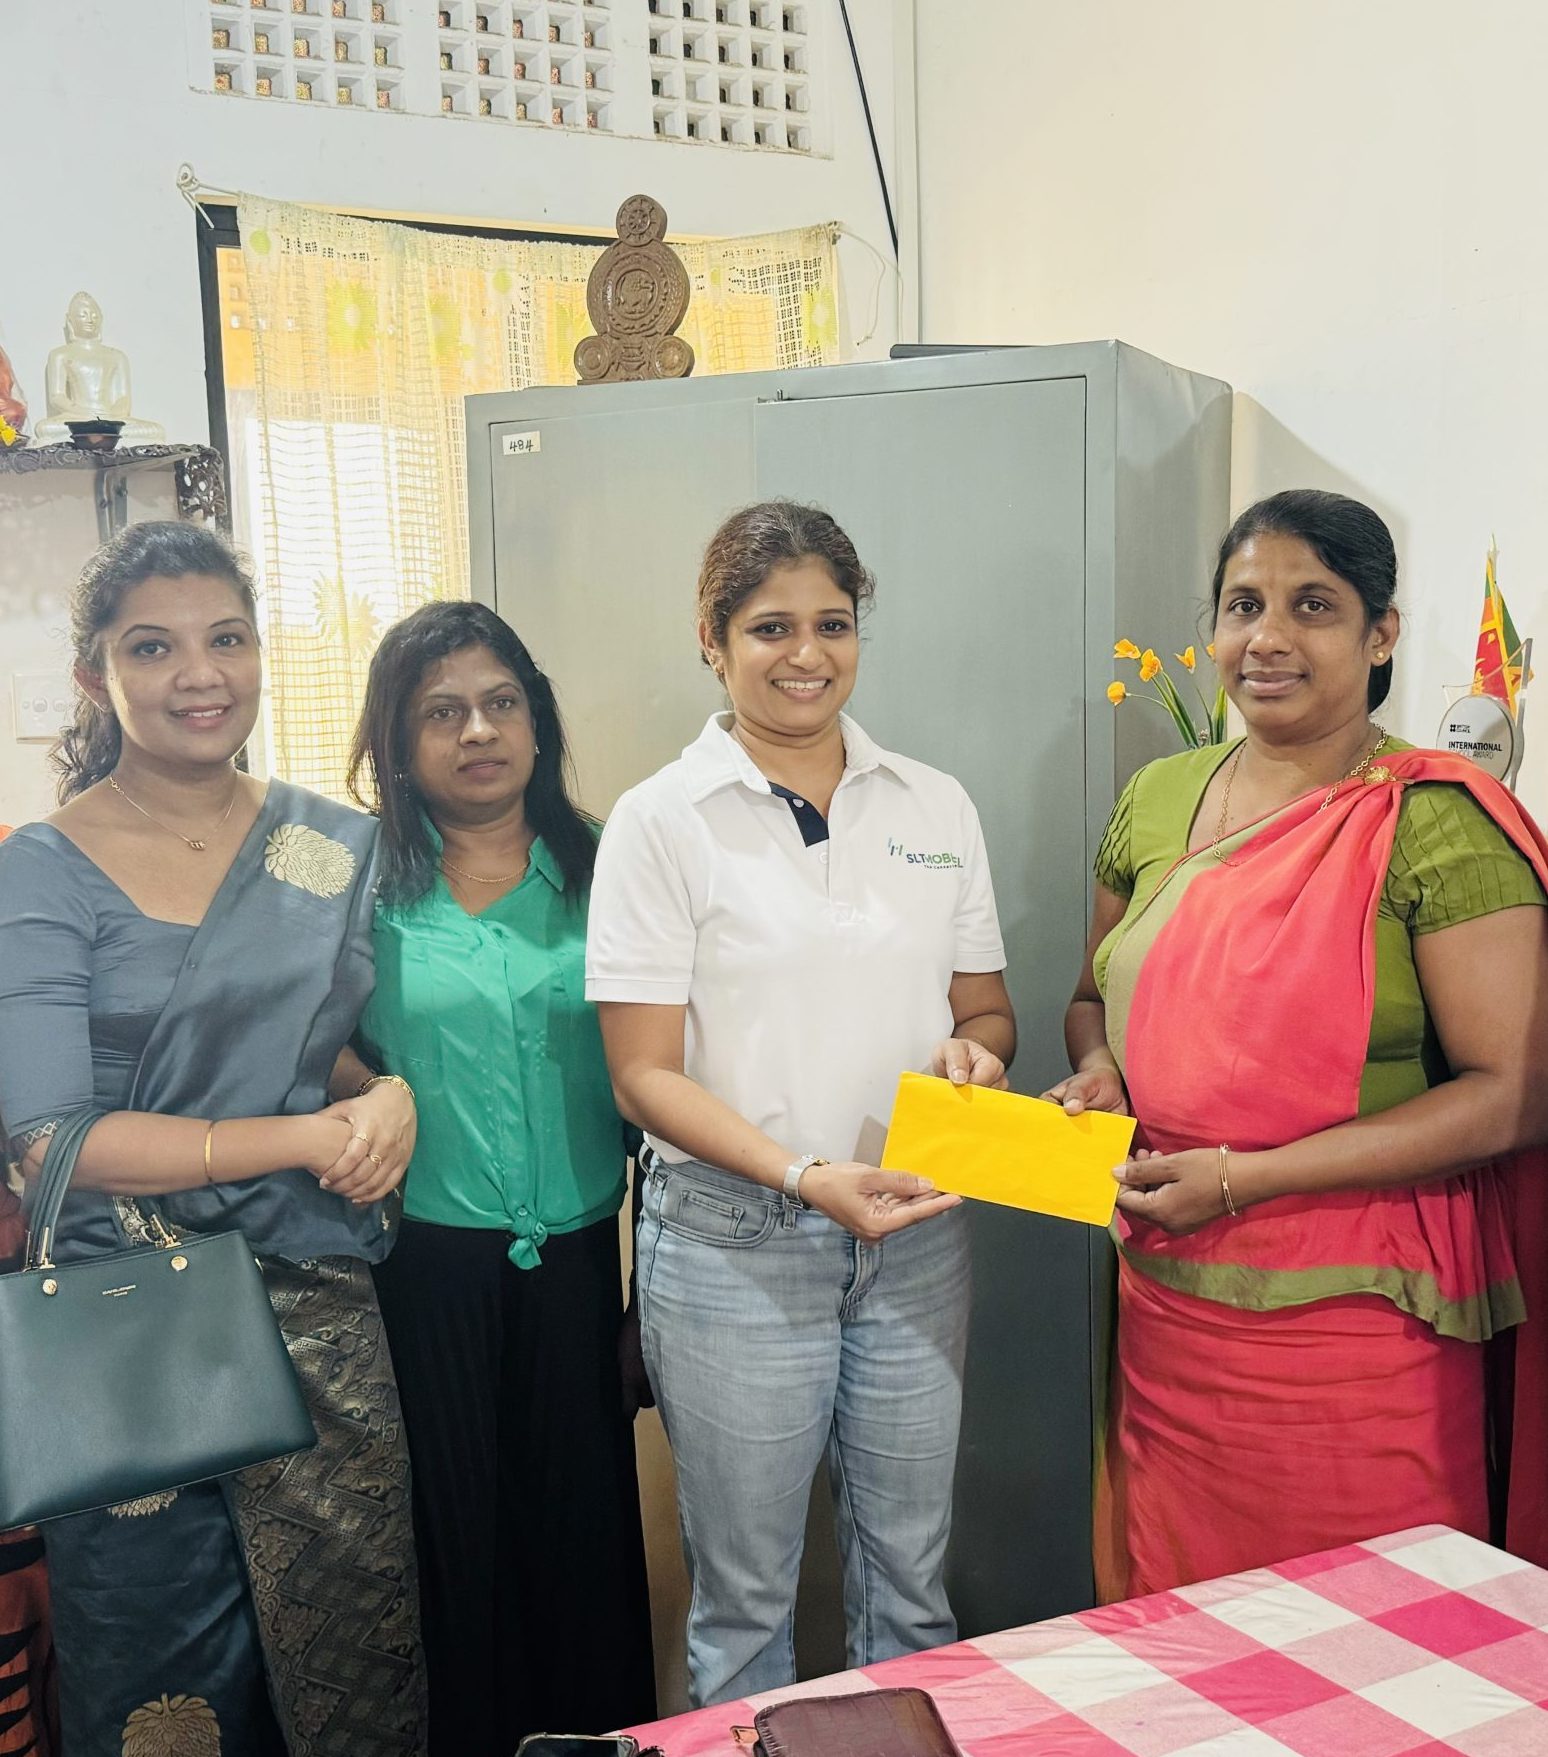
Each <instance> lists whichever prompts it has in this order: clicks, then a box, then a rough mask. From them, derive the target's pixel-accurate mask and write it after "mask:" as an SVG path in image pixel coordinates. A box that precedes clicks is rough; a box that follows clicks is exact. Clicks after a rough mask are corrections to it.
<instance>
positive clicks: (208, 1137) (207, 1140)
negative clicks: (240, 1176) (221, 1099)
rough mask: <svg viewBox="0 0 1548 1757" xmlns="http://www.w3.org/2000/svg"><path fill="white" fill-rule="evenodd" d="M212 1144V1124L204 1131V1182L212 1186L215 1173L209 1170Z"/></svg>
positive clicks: (213, 1138) (213, 1132)
mask: <svg viewBox="0 0 1548 1757" xmlns="http://www.w3.org/2000/svg"><path fill="white" fill-rule="evenodd" d="M214 1144H215V1125H214V1123H211V1124H210V1126H209V1127H208V1128H207V1129H206V1130H205V1131H204V1181H205V1182H206V1183H207V1184H212V1183H214V1181H215V1173H214V1172H213V1171H211V1170H210V1148H211V1147H213V1146H214Z"/></svg>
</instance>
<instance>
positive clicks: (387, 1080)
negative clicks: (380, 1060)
mask: <svg viewBox="0 0 1548 1757" xmlns="http://www.w3.org/2000/svg"><path fill="white" fill-rule="evenodd" d="M373 1086H401V1087H402V1088H403V1090H404V1091H405V1092H407V1093H408V1095H409V1103H410V1104H412V1105H414V1106H415V1108H416V1109H417V1108H418V1105H419V1100H418V1099H417V1098H416V1097H415V1096H414V1088H413V1087H412V1086H411V1085H409V1083H408V1081H407V1080H405V1079H404V1078H403V1076H402V1074H372V1076H371V1077H370V1079H369V1080H367V1081H365V1082H364V1083H363V1084H362V1086H361V1088H360V1090H359V1091H358V1092H357V1093H356V1094H355V1096H356V1097H357V1098H364V1097H365V1095H366V1093H367V1092H369V1091H370V1090H371V1088H372V1087H373Z"/></svg>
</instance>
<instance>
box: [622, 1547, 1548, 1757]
mask: <svg viewBox="0 0 1548 1757" xmlns="http://www.w3.org/2000/svg"><path fill="white" fill-rule="evenodd" d="M904 1684H912V1685H916V1686H918V1687H920V1688H922V1689H925V1690H928V1691H929V1692H930V1694H931V1695H932V1696H933V1697H934V1698H935V1703H936V1706H937V1707H938V1708H939V1709H940V1711H941V1715H942V1718H943V1719H944V1720H945V1722H946V1724H947V1725H948V1726H949V1727H950V1728H951V1731H952V1734H953V1736H954V1737H955V1738H956V1740H957V1742H958V1744H959V1745H961V1747H962V1749H963V1751H964V1752H965V1753H966V1754H967V1757H1023V1754H1025V1757H1443V1754H1447V1753H1461V1754H1462V1757H1545V1754H1548V1573H1545V1572H1543V1571H1542V1570H1540V1569H1537V1568H1534V1567H1533V1566H1532V1565H1531V1564H1530V1563H1528V1562H1523V1561H1520V1560H1518V1559H1517V1558H1516V1557H1514V1556H1510V1555H1506V1554H1505V1552H1504V1551H1503V1550H1496V1549H1491V1548H1490V1547H1489V1545H1487V1544H1483V1543H1479V1542H1478V1541H1477V1540H1476V1539H1475V1538H1471V1537H1464V1536H1462V1535H1461V1534H1460V1533H1459V1532H1455V1531H1450V1530H1448V1529H1447V1528H1446V1527H1445V1526H1440V1525H1430V1526H1421V1527H1419V1528H1417V1529H1415V1530H1413V1531H1402V1532H1398V1533H1396V1534H1395V1535H1393V1536H1390V1537H1380V1538H1374V1539H1372V1540H1371V1541H1369V1542H1367V1543H1360V1544H1349V1545H1346V1546H1345V1547H1343V1548H1341V1549H1335V1550H1326V1551H1324V1552H1323V1553H1321V1554H1320V1555H1315V1556H1305V1557H1302V1558H1301V1559H1299V1560H1297V1561H1292V1562H1282V1563H1280V1564H1279V1565H1278V1566H1276V1567H1273V1568H1259V1569H1255V1570H1253V1571H1252V1572H1250V1573H1246V1574H1233V1575H1230V1576H1228V1577H1227V1578H1225V1579H1221V1580H1210V1581H1204V1582H1202V1583H1200V1584H1199V1585H1197V1586H1187V1587H1182V1588H1180V1589H1179V1590H1177V1591H1175V1592H1163V1593H1157V1594H1155V1595H1154V1596H1153V1597H1150V1598H1139V1599H1130V1600H1129V1601H1128V1602H1126V1603H1124V1604H1117V1605H1108V1606H1105V1607H1103V1608H1102V1609H1099V1610H1094V1611H1083V1612H1082V1613H1081V1614H1080V1615H1079V1616H1071V1617H1057V1618H1055V1619H1053V1620H1052V1621H1050V1622H1046V1623H1032V1624H1028V1625H1027V1626H1026V1627H1025V1628H1022V1629H1011V1630H1008V1631H1006V1632H1005V1633H1003V1634H999V1635H985V1636H982V1637H980V1638H979V1639H978V1640H976V1641H959V1642H957V1643H955V1644H954V1645H952V1646H950V1647H938V1648H935V1649H934V1650H933V1651H931V1652H929V1653H921V1654H915V1655H912V1656H910V1657H908V1658H905V1659H895V1660H889V1661H887V1662H886V1663H885V1664H883V1665H876V1666H870V1667H867V1668H866V1669H865V1670H864V1671H858V1672H845V1673H842V1674H840V1675H839V1676H837V1677H832V1678H824V1679H821V1680H818V1681H815V1682H812V1683H807V1684H800V1685H797V1686H795V1688H794V1689H790V1690H782V1691H777V1692H774V1693H772V1694H770V1695H767V1696H761V1697H758V1698H756V1699H755V1700H754V1701H752V1702H731V1703H724V1704H722V1705H721V1706H719V1707H716V1708H704V1709H700V1710H699V1711H698V1712H697V1713H694V1714H685V1715H680V1716H678V1717H677V1718H676V1719H674V1720H665V1721H658V1722H657V1723H655V1724H654V1725H652V1726H647V1727H636V1728H633V1729H632V1730H633V1731H634V1733H635V1735H636V1736H637V1737H638V1738H639V1740H640V1742H641V1744H647V1745H648V1744H657V1745H660V1746H661V1747H662V1749H663V1750H664V1751H665V1753H666V1757H730V1754H731V1753H733V1752H734V1751H735V1750H736V1746H735V1745H734V1744H733V1743H732V1741H731V1739H730V1736H729V1733H728V1730H727V1729H728V1728H729V1727H731V1726H732V1725H734V1724H737V1723H740V1724H743V1725H747V1724H750V1723H751V1721H752V1717H753V1711H754V1709H755V1708H757V1707H762V1706H764V1705H765V1704H767V1703H769V1702H774V1701H781V1700H788V1699H789V1698H790V1697H792V1696H813V1695H839V1694H849V1693H851V1692H859V1691H864V1690H871V1689H878V1688H881V1687H883V1686H887V1685H904Z"/></svg>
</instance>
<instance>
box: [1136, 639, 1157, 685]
mask: <svg viewBox="0 0 1548 1757" xmlns="http://www.w3.org/2000/svg"><path fill="white" fill-rule="evenodd" d="M1160 669H1161V661H1160V660H1159V659H1158V658H1157V657H1156V655H1155V653H1154V652H1153V651H1152V649H1151V648H1149V647H1146V649H1145V651H1144V652H1143V653H1141V654H1140V682H1141V683H1149V682H1150V680H1151V678H1152V677H1154V676H1156V674H1157V673H1158V672H1159V671H1160Z"/></svg>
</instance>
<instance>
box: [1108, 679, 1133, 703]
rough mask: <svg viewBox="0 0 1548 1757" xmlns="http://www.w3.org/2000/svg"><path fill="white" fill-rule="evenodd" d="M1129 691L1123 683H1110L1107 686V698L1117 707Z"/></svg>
mask: <svg viewBox="0 0 1548 1757" xmlns="http://www.w3.org/2000/svg"><path fill="white" fill-rule="evenodd" d="M1128 693H1129V692H1128V690H1126V689H1125V688H1124V687H1123V685H1122V684H1121V683H1110V684H1108V686H1107V699H1108V700H1109V701H1110V702H1111V703H1112V704H1113V706H1114V707H1115V708H1116V707H1117V706H1118V704H1119V702H1121V701H1122V700H1123V698H1124V697H1125V696H1126V695H1127V694H1128Z"/></svg>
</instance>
